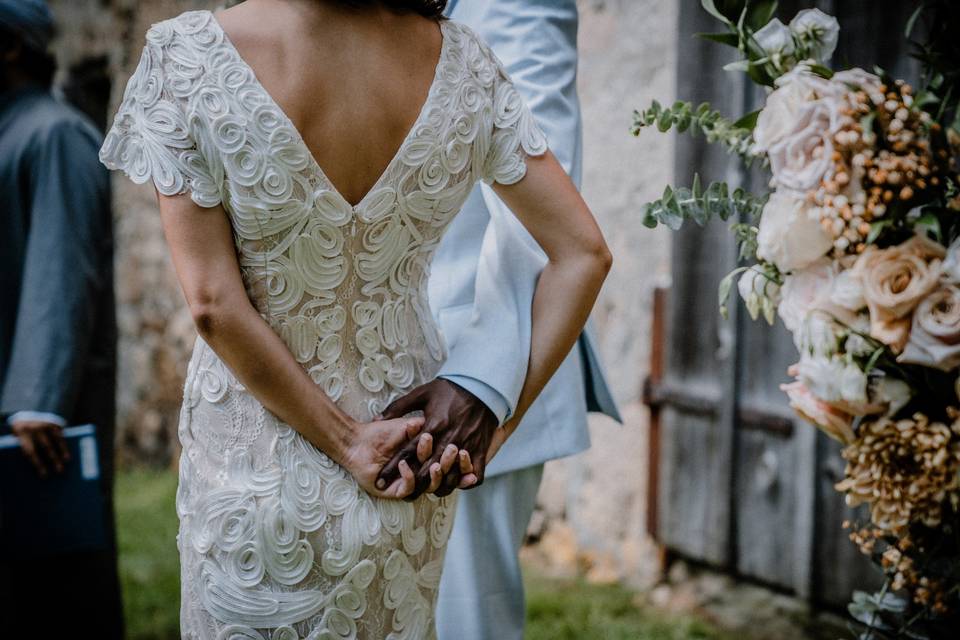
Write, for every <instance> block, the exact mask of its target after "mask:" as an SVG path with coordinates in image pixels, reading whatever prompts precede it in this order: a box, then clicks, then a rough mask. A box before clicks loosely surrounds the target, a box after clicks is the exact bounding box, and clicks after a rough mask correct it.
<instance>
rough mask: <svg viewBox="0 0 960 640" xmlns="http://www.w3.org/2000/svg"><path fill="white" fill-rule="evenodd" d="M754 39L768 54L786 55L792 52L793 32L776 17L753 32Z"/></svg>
mask: <svg viewBox="0 0 960 640" xmlns="http://www.w3.org/2000/svg"><path fill="white" fill-rule="evenodd" d="M753 38H754V40H756V41H757V44H758V45H760V48H761V49H763V50H764V51H765V52H766V53H767V55H769V56H771V57H772V56H777V55H780V56H788V55H790V54H791V53H793V52H794V50H795V46H794V43H793V33H792V32H791V31H790V29H789V28H788V27H787V25H785V24H783V23H782V22H780V20H778V19H777V18H774V19H773V20H771V21H770V22H768V23H767V24H766V25H764V27H763V28H762V29H760V30H759V31H757V32H756V33H754V34H753Z"/></svg>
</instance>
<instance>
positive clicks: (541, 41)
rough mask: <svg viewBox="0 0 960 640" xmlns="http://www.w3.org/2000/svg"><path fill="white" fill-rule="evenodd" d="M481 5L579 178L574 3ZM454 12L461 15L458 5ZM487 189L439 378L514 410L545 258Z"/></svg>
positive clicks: (482, 17)
mask: <svg viewBox="0 0 960 640" xmlns="http://www.w3.org/2000/svg"><path fill="white" fill-rule="evenodd" d="M480 4H482V5H483V8H482V9H479V10H478V7H479V6H480ZM480 4H477V5H473V4H471V3H464V9H465V15H464V19H465V20H466V21H467V23H468V24H470V25H471V26H473V27H474V28H475V29H477V30H478V31H479V33H480V35H481V36H482V37H484V38H485V39H486V40H487V42H488V44H490V46H491V47H492V49H493V50H494V52H495V53H496V55H497V57H499V58H500V60H501V61H502V63H503V66H504V68H505V70H506V72H507V73H508V74H509V76H510V78H511V80H512V82H513V84H514V85H515V86H516V88H517V90H518V91H519V92H520V94H521V96H522V97H523V98H524V100H525V102H526V104H527V105H528V107H529V109H530V111H531V112H532V113H533V116H534V119H535V120H536V121H537V124H538V125H539V126H540V128H541V129H542V130H543V132H544V133H545V134H546V137H547V141H548V145H549V147H550V149H551V151H553V153H554V155H556V157H557V158H558V160H559V161H560V162H561V164H562V165H563V166H564V168H565V169H566V170H567V172H568V173H570V174H571V176H572V177H573V178H574V180H575V182H579V174H580V166H579V155H580V154H579V147H580V111H579V104H578V101H577V95H576V66H577V55H576V30H577V10H576V5H575V2H573V0H551V1H550V2H539V1H535V0H501V1H498V2H486V3H480ZM458 8H459V7H458ZM471 11H472V12H474V13H469V12H471ZM453 17H454V18H458V17H459V16H458V15H457V10H455V11H454V15H453ZM481 188H482V189H483V199H484V202H485V204H486V206H487V209H488V211H489V212H490V223H489V225H488V227H487V230H486V233H485V235H484V240H483V246H482V250H481V253H480V258H479V263H478V268H477V277H476V283H475V291H476V294H475V298H474V306H473V314H472V316H471V318H470V320H469V322H468V324H467V325H466V326H465V327H464V328H463V329H462V330H461V331H460V332H459V333H458V337H457V340H456V342H455V343H454V344H451V345H448V346H449V349H450V355H449V358H448V359H447V361H446V363H445V364H444V366H443V368H442V369H441V371H440V375H442V376H457V377H465V378H472V379H475V380H478V381H480V382H481V383H483V384H485V385H487V386H488V387H490V388H492V389H494V390H496V391H497V392H498V393H499V394H500V395H501V396H502V397H503V399H504V400H505V401H506V403H507V405H508V407H509V412H510V413H512V412H513V410H514V409H515V408H516V403H517V400H518V399H519V397H520V392H521V390H522V388H523V382H524V380H525V378H526V373H527V365H528V362H529V358H530V337H531V333H530V332H531V327H532V316H531V311H532V302H533V293H534V290H535V289H536V285H537V279H538V278H539V275H540V272H541V271H542V270H543V267H544V266H545V265H546V256H545V255H544V254H543V251H542V250H541V249H540V247H539V246H538V245H537V243H536V242H535V241H534V240H533V238H532V237H531V236H530V234H529V233H527V231H526V229H524V228H523V225H521V224H520V222H519V221H518V220H517V219H516V217H515V216H514V215H513V213H512V212H511V211H510V209H509V208H508V207H507V206H506V205H505V204H504V203H503V201H501V200H500V199H499V198H498V197H497V195H496V194H495V193H494V191H493V190H492V189H491V188H490V187H489V186H488V185H483V186H482V187H481ZM494 338H495V339H494Z"/></svg>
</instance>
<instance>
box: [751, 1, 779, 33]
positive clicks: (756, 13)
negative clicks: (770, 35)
mask: <svg viewBox="0 0 960 640" xmlns="http://www.w3.org/2000/svg"><path fill="white" fill-rule="evenodd" d="M778 4H779V3H778V2H777V0H756V1H754V2H749V3H747V16H746V25H747V26H748V27H750V29H751V30H752V31H759V30H760V29H761V28H762V27H764V26H765V25H766V24H767V23H768V22H770V20H771V19H772V18H773V16H774V14H776V13H777V5H778Z"/></svg>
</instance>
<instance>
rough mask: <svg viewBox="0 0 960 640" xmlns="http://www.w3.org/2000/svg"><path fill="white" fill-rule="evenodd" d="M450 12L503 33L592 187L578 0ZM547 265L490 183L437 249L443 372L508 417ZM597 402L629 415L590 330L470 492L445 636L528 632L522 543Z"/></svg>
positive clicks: (550, 126)
mask: <svg viewBox="0 0 960 640" xmlns="http://www.w3.org/2000/svg"><path fill="white" fill-rule="evenodd" d="M448 14H449V15H450V16H451V17H452V18H453V19H455V20H457V21H459V22H462V23H464V24H467V25H468V26H470V27H472V28H473V29H474V30H475V31H477V33H478V34H479V35H480V36H481V37H482V38H483V39H485V40H486V41H487V42H488V43H489V44H490V45H491V47H492V48H493V50H494V52H495V53H496V54H497V56H498V57H499V58H500V59H501V60H502V61H503V63H504V65H505V67H506V68H507V71H508V72H509V73H510V75H511V77H512V79H513V81H514V83H515V85H516V86H517V89H518V90H519V91H520V93H521V94H522V95H523V97H524V98H525V99H526V101H527V104H528V105H529V106H530V108H531V110H532V111H533V114H534V116H535V117H536V119H537V121H538V123H539V124H540V126H541V127H542V129H543V131H544V133H546V135H547V139H548V141H549V145H550V149H551V150H552V151H553V153H554V155H556V157H557V159H558V160H559V161H560V163H561V164H562V165H563V167H564V169H566V170H567V172H568V173H569V174H570V175H571V177H572V178H573V180H574V182H575V183H577V184H578V185H579V182H580V175H581V163H582V148H581V124H580V106H579V101H578V99H577V93H576V70H577V50H576V42H577V9H576V2H575V0H452V1H451V2H450V6H449V10H448ZM545 264H546V257H545V255H544V253H543V251H542V250H541V249H540V248H539V246H537V243H536V242H535V241H534V240H533V238H532V237H531V236H530V235H529V234H528V233H527V231H526V230H525V229H524V228H523V226H522V225H521V224H520V222H519V221H518V220H517V219H516V218H515V217H514V216H513V214H512V213H511V212H510V210H509V209H508V208H507V207H506V205H504V204H503V202H502V201H501V200H500V199H499V198H498V197H497V196H496V194H495V193H494V192H493V190H492V189H491V188H490V187H489V186H487V185H481V186H479V187H478V188H477V189H475V190H474V191H473V193H472V194H471V195H470V197H469V199H468V200H467V202H466V204H465V205H464V207H463V210H462V211H461V212H460V214H459V215H458V216H457V217H456V218H455V219H454V221H453V223H452V225H451V227H450V229H449V230H448V231H447V234H446V235H445V237H444V239H443V241H442V242H441V244H440V247H439V248H438V250H437V254H436V256H435V258H434V261H433V272H432V275H431V277H430V283H429V295H430V302H431V306H432V307H433V309H434V312H435V313H436V315H437V317H438V321H439V324H440V326H441V328H442V329H443V332H444V335H445V337H446V340H447V346H448V349H449V358H448V360H447V361H446V363H445V364H444V366H443V368H442V370H441V371H440V375H441V376H444V377H447V378H449V379H451V380H453V381H455V382H457V383H458V384H461V385H462V386H464V387H466V388H467V389H468V390H470V391H471V392H473V393H474V394H475V395H477V396H478V397H479V398H480V399H481V400H483V401H484V402H485V403H486V404H487V405H489V406H490V407H491V409H493V411H494V413H496V414H497V416H498V417H499V418H501V420H502V419H503V418H504V417H505V416H506V415H509V413H511V412H512V411H513V410H514V408H515V407H516V403H517V399H518V397H519V395H520V390H521V388H522V386H523V381H524V378H525V376H526V371H527V362H528V359H529V355H530V351H529V347H530V329H531V303H532V300H533V292H534V289H535V288H536V282H537V278H538V276H539V273H540V271H541V270H542V269H543V267H544V265H545ZM588 409H589V410H591V411H602V412H604V413H606V414H608V415H610V416H612V417H613V418H614V419H616V420H618V421H619V420H620V416H619V413H618V411H617V408H616V405H615V404H614V402H613V399H612V397H611V394H610V391H609V389H608V387H607V384H606V381H605V380H604V376H603V372H602V370H601V367H600V363H599V361H598V358H597V357H596V351H595V350H594V348H593V344H592V342H591V339H590V336H589V332H585V333H584V334H583V335H582V336H581V338H580V340H579V342H578V344H577V346H576V347H575V348H574V349H573V350H572V351H571V353H570V355H569V356H568V357H567V359H566V360H565V361H564V362H563V364H562V365H561V367H560V369H559V370H558V371H557V373H556V374H555V376H554V377H553V379H552V380H551V381H550V382H549V383H548V385H547V386H546V388H545V389H544V391H543V393H542V394H541V396H540V397H539V398H538V399H537V401H536V402H535V403H534V404H533V405H532V406H531V407H530V409H529V411H528V412H527V414H526V415H525V416H524V419H523V421H522V422H521V424H520V426H519V427H518V428H517V431H516V432H515V433H514V434H513V435H512V436H511V437H510V439H509V440H507V442H506V444H505V445H504V446H503V448H502V450H501V451H500V452H499V453H498V455H497V457H496V458H495V459H494V460H493V462H492V463H491V464H490V466H489V467H488V468H487V474H486V480H485V482H484V484H483V485H482V486H481V487H479V488H477V489H473V490H470V491H466V492H462V493H461V494H460V502H459V507H458V512H457V517H456V521H455V524H454V530H453V534H452V536H451V540H450V544H449V546H448V548H447V557H446V560H445V564H444V572H443V578H442V582H441V587H440V602H439V607H438V613H437V630H438V634H439V637H440V640H453V639H456V640H510V639H513V638H516V639H520V638H522V637H523V620H524V600H523V583H522V581H521V576H520V568H519V563H518V559H517V552H518V550H519V547H520V544H521V543H522V541H523V536H524V533H525V531H526V528H527V525H528V523H529V520H530V516H531V514H532V512H533V508H534V505H535V501H536V494H537V489H538V487H539V484H540V478H541V475H542V471H543V463H544V462H546V461H547V460H552V459H555V458H560V457H563V456H568V455H571V454H574V453H578V452H580V451H583V450H584V449H587V448H588V447H589V446H590V439H589V433H588V431H587V410H588Z"/></svg>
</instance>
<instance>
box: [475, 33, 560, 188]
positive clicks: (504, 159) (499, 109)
mask: <svg viewBox="0 0 960 640" xmlns="http://www.w3.org/2000/svg"><path fill="white" fill-rule="evenodd" d="M489 56H490V58H491V60H492V62H493V64H494V65H495V68H496V74H495V76H494V81H493V89H492V90H493V131H492V139H491V142H490V149H489V151H488V153H487V161H486V163H485V166H484V171H483V180H484V182H487V183H493V182H499V183H500V184H514V183H516V182H519V181H520V180H521V179H522V178H523V177H524V176H525V175H526V174H527V157H528V156H540V155H543V154H544V153H546V152H547V137H546V136H545V135H544V133H543V131H542V130H541V129H540V126H539V125H538V124H537V122H536V120H534V117H533V114H532V113H531V112H530V109H529V108H528V107H527V104H526V102H525V101H524V99H523V97H522V96H521V95H520V92H519V91H517V88H516V87H515V86H514V84H513V81H512V80H511V79H510V76H509V75H508V74H507V71H506V69H504V67H503V64H502V63H501V62H500V61H499V60H498V59H497V57H496V55H494V54H493V53H492V52H490V53H489Z"/></svg>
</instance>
